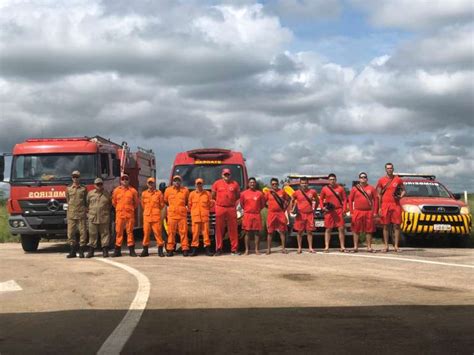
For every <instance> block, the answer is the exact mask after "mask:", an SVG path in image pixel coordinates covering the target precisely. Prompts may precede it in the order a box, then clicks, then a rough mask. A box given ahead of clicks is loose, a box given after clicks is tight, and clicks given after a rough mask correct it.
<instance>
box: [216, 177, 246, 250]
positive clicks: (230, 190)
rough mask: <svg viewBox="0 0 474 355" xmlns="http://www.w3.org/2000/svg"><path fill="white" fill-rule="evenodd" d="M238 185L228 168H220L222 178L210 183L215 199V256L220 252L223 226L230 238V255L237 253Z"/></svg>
mask: <svg viewBox="0 0 474 355" xmlns="http://www.w3.org/2000/svg"><path fill="white" fill-rule="evenodd" d="M239 198H240V186H239V184H238V183H237V182H236V181H234V180H232V178H231V172H230V169H227V168H226V169H222V179H220V180H217V181H216V182H215V183H214V184H213V185H212V199H213V200H215V201H216V256H219V255H221V254H222V239H223V237H224V231H225V227H226V226H227V230H228V233H229V238H230V245H231V252H232V255H238V254H239V252H238V247H239V236H238V227H237V207H236V204H237V201H239Z"/></svg>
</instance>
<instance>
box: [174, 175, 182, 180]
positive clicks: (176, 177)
mask: <svg viewBox="0 0 474 355" xmlns="http://www.w3.org/2000/svg"><path fill="white" fill-rule="evenodd" d="M176 179H179V180H181V181H183V178H182V177H181V176H179V175H175V176H173V180H176Z"/></svg>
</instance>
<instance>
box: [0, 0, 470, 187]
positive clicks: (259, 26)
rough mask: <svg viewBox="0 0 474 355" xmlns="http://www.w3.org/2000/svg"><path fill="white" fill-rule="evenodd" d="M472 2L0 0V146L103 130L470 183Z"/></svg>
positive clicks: (163, 149) (257, 166) (264, 164)
mask: <svg viewBox="0 0 474 355" xmlns="http://www.w3.org/2000/svg"><path fill="white" fill-rule="evenodd" d="M473 19H474V7H473V3H472V1H471V0H450V1H444V0H417V1H416V0H415V1H413V0H265V1H263V0H262V1H260V2H256V1H246V0H243V1H203V0H188V1H184V0H182V1H177V0H162V1H158V0H148V1H147V0H134V1H129V0H102V1H99V0H67V1H66V0H65V1H60V0H38V1H35V0H30V1H22V0H2V1H1V2H0V106H1V107H0V110H1V111H0V152H1V151H4V152H5V151H11V149H12V146H13V145H14V144H15V143H16V142H18V141H20V140H22V139H24V138H27V137H32V136H38V137H46V136H83V135H96V134H99V135H102V136H105V137H109V138H111V139H113V140H116V141H118V142H121V141H122V140H127V141H128V142H129V144H130V145H132V146H133V147H135V146H137V145H140V146H142V147H146V148H152V149H153V150H154V151H155V152H156V155H157V161H158V164H159V172H158V175H159V177H161V178H166V177H167V176H168V175H169V170H170V168H171V164H172V161H173V158H174V155H175V154H176V153H177V152H179V151H183V150H187V149H194V148H199V147H225V148H233V149H237V150H241V151H243V152H244V154H245V156H246V157H247V161H248V168H249V172H250V174H251V175H256V176H259V177H261V178H264V179H267V178H268V177H270V176H278V177H284V176H285V175H286V174H287V173H289V172H299V173H318V174H321V173H328V172H335V173H336V174H338V176H339V180H342V181H345V182H347V183H348V182H350V180H352V179H353V178H354V177H355V176H356V175H357V173H358V172H359V171H361V170H366V171H367V172H368V173H369V178H371V181H372V182H375V180H376V178H377V177H379V176H380V175H382V174H383V173H384V170H383V165H384V163H385V162H387V161H391V162H393V163H394V164H395V167H396V170H398V171H404V172H418V173H434V174H436V175H437V176H438V177H439V178H440V179H441V180H442V181H444V182H446V184H447V185H448V187H450V188H451V189H452V190H454V191H460V190H464V189H468V190H470V191H474V177H473V176H474V149H473V143H472V141H473V136H474V134H473V133H474V128H473V126H474V106H473V102H474V75H473V73H474V40H473V38H474V24H473V23H474V20H473Z"/></svg>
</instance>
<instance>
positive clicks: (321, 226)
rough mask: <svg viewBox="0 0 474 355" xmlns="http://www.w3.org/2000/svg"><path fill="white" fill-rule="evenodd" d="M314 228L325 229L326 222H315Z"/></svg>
mask: <svg viewBox="0 0 474 355" xmlns="http://www.w3.org/2000/svg"><path fill="white" fill-rule="evenodd" d="M314 226H315V227H318V228H324V221H314Z"/></svg>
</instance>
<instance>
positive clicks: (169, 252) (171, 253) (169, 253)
mask: <svg viewBox="0 0 474 355" xmlns="http://www.w3.org/2000/svg"><path fill="white" fill-rule="evenodd" d="M173 255H174V253H173V251H172V250H167V251H166V256H173Z"/></svg>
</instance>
